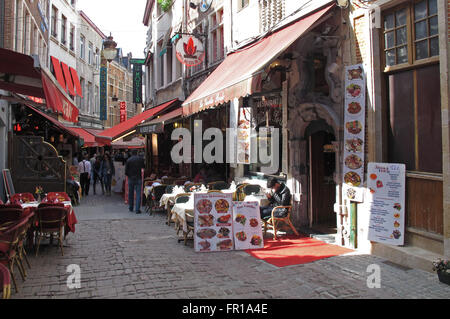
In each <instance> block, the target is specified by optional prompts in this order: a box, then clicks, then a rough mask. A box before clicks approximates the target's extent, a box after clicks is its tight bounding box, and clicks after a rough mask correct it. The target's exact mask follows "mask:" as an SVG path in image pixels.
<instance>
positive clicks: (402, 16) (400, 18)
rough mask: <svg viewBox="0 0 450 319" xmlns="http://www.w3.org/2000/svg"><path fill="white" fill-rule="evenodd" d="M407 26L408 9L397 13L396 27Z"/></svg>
mask: <svg viewBox="0 0 450 319" xmlns="http://www.w3.org/2000/svg"><path fill="white" fill-rule="evenodd" d="M405 24H406V9H402V10H399V11H397V12H395V26H396V27H400V26H402V25H405Z"/></svg>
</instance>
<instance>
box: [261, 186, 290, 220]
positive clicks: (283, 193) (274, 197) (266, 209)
mask: <svg viewBox="0 0 450 319" xmlns="http://www.w3.org/2000/svg"><path fill="white" fill-rule="evenodd" d="M267 187H268V188H271V189H272V194H267V198H268V199H269V201H270V205H269V206H261V208H260V212H261V219H269V218H271V217H272V210H273V208H274V207H276V206H290V205H291V191H290V190H289V188H288V187H287V186H286V185H285V184H284V183H282V182H280V181H278V180H277V179H275V178H274V179H272V180H269V181H268V182H267ZM286 214H287V209H286V208H282V209H278V210H277V211H275V213H274V215H275V217H280V218H282V217H286Z"/></svg>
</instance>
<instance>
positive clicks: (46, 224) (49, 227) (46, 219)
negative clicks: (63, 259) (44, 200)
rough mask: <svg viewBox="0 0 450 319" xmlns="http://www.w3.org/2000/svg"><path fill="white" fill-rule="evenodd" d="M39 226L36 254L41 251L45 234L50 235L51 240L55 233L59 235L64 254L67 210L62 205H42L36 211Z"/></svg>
mask: <svg viewBox="0 0 450 319" xmlns="http://www.w3.org/2000/svg"><path fill="white" fill-rule="evenodd" d="M36 215H37V220H38V228H37V231H36V235H37V247H36V256H37V255H38V253H39V246H40V244H41V240H42V238H43V237H45V236H47V235H48V236H50V240H51V239H53V235H54V234H56V235H57V236H58V237H57V238H58V242H59V247H60V248H61V254H62V255H63V256H64V251H63V230H64V226H65V221H66V216H67V210H66V209H65V208H64V207H61V206H50V207H40V208H38V209H37V211H36Z"/></svg>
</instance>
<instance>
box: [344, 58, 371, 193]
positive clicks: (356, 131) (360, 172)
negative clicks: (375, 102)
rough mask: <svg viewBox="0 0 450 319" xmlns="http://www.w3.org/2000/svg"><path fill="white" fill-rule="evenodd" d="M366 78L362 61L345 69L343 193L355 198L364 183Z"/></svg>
mask: <svg viewBox="0 0 450 319" xmlns="http://www.w3.org/2000/svg"><path fill="white" fill-rule="evenodd" d="M365 116H366V80H365V75H364V70H363V67H362V64H357V65H353V66H348V67H346V69H345V116H344V119H345V127H344V169H343V179H344V185H346V186H345V187H344V197H345V198H348V199H350V200H355V199H356V198H357V197H361V196H360V195H358V192H361V189H360V188H358V187H359V186H360V185H362V184H363V183H364V143H365V135H364V134H365Z"/></svg>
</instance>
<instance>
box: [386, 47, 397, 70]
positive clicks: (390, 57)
mask: <svg viewBox="0 0 450 319" xmlns="http://www.w3.org/2000/svg"><path fill="white" fill-rule="evenodd" d="M386 65H387V66H390V65H395V50H389V51H386Z"/></svg>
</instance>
